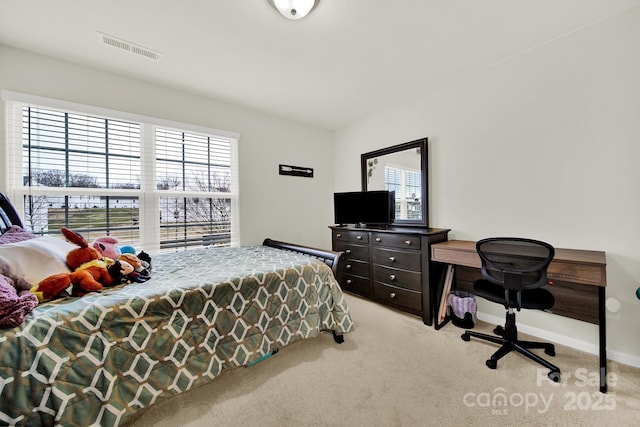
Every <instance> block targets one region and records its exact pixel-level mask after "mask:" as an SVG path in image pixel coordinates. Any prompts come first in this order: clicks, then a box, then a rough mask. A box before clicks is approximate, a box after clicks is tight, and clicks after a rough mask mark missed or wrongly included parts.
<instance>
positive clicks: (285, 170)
mask: <svg viewBox="0 0 640 427" xmlns="http://www.w3.org/2000/svg"><path fill="white" fill-rule="evenodd" d="M279 170H280V175H292V176H304V177H306V178H313V168H305V167H303V166H290V165H280V169H279Z"/></svg>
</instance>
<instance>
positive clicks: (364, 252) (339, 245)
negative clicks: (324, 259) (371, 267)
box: [333, 242, 369, 262]
mask: <svg viewBox="0 0 640 427" xmlns="http://www.w3.org/2000/svg"><path fill="white" fill-rule="evenodd" d="M333 246H334V248H335V249H334V250H335V251H338V252H344V255H345V260H346V261H347V262H348V261H349V260H352V259H357V260H361V261H366V262H369V246H361V245H352V244H349V243H343V242H336V243H334V245H333Z"/></svg>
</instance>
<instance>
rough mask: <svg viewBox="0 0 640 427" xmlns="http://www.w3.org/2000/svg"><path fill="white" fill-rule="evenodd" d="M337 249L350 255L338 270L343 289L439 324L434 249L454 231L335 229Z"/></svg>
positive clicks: (355, 227) (426, 321)
mask: <svg viewBox="0 0 640 427" xmlns="http://www.w3.org/2000/svg"><path fill="white" fill-rule="evenodd" d="M329 228H331V230H332V239H331V240H332V249H333V250H334V251H340V252H344V253H345V257H344V260H343V261H342V262H341V263H340V265H339V266H338V275H337V277H338V281H339V282H340V286H341V287H342V289H344V290H346V291H348V292H353V293H356V294H359V295H362V296H364V297H366V298H369V299H371V300H373V301H377V302H380V303H382V304H385V305H389V306H391V307H395V308H397V309H400V310H403V311H406V312H409V313H413V314H416V315H418V316H421V317H422V321H423V322H424V324H426V325H432V324H433V318H434V316H435V313H437V298H436V287H435V286H434V287H432V286H430V283H434V284H437V283H438V281H437V277H438V275H437V274H436V272H434V271H433V269H432V268H431V266H430V256H431V255H430V254H431V245H432V244H433V243H437V242H443V241H446V240H447V234H448V233H449V231H450V230H449V229H443V228H424V227H396V226H386V227H383V228H376V227H371V226H366V225H361V226H360V227H358V226H353V227H345V226H341V225H334V226H330V227H329Z"/></svg>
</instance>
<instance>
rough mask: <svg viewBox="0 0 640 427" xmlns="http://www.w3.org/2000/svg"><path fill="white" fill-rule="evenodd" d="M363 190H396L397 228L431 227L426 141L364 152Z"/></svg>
mask: <svg viewBox="0 0 640 427" xmlns="http://www.w3.org/2000/svg"><path fill="white" fill-rule="evenodd" d="M360 167H361V175H362V191H373V190H389V191H395V197H396V218H395V220H394V222H393V223H394V224H395V225H410V226H421V227H428V226H429V209H428V196H429V193H428V187H427V138H423V139H418V140H415V141H411V142H406V143H404V144H399V145H395V146H393V147H388V148H382V149H380V150H376V151H371V152H369V153H364V154H362V156H361V165H360Z"/></svg>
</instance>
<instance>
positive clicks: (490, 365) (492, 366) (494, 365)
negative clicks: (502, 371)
mask: <svg viewBox="0 0 640 427" xmlns="http://www.w3.org/2000/svg"><path fill="white" fill-rule="evenodd" d="M486 364H487V367H488V368H489V369H496V368H497V367H498V362H497V361H496V360H493V359H489V360H487V361H486Z"/></svg>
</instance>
